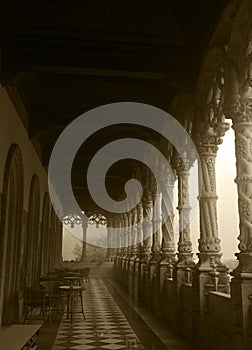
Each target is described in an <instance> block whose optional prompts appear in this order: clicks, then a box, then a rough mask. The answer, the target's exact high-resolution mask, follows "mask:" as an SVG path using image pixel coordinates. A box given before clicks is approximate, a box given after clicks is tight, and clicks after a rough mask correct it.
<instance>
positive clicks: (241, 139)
mask: <svg viewBox="0 0 252 350" xmlns="http://www.w3.org/2000/svg"><path fill="white" fill-rule="evenodd" d="M229 107H230V110H229V113H228V114H227V117H229V118H230V117H231V118H232V121H233V126H232V127H233V129H234V132H235V153H236V171H237V176H236V179H235V182H236V184H237V190H238V206H239V219H240V234H239V237H238V240H239V245H238V248H239V253H237V254H236V256H237V259H238V261H239V266H238V267H237V268H236V269H235V270H234V271H233V276H234V277H233V278H232V281H231V298H232V304H233V315H234V329H233V334H234V335H233V343H234V349H235V348H236V349H239V348H240V349H241V348H243V349H250V348H251V343H252V331H251V330H252V318H251V315H250V312H251V311H250V300H251V296H252V99H251V98H246V97H242V98H239V96H236V98H235V99H234V101H233V103H232V104H231V105H230V106H229Z"/></svg>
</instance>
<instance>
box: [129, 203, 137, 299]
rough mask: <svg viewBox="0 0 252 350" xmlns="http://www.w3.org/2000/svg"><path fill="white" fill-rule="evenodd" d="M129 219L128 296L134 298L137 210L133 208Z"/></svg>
mask: <svg viewBox="0 0 252 350" xmlns="http://www.w3.org/2000/svg"><path fill="white" fill-rule="evenodd" d="M131 213H132V214H131V217H132V222H131V224H132V231H131V237H132V238H131V243H132V245H131V251H130V258H129V265H128V266H129V269H128V271H129V294H130V295H131V296H134V289H135V284H134V281H135V260H136V258H137V209H136V208H134V209H132V210H131Z"/></svg>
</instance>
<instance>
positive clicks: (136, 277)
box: [134, 201, 143, 301]
mask: <svg viewBox="0 0 252 350" xmlns="http://www.w3.org/2000/svg"><path fill="white" fill-rule="evenodd" d="M136 214H137V215H136V217H137V221H136V229H137V240H138V243H137V244H136V258H135V272H134V300H135V301H138V299H139V295H140V288H141V286H140V285H141V258H142V248H143V205H142V202H141V201H140V202H139V203H138V205H137V208H136Z"/></svg>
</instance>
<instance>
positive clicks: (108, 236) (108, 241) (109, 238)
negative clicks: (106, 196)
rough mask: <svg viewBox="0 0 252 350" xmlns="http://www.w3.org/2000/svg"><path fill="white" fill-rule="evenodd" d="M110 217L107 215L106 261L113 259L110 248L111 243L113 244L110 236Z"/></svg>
mask: <svg viewBox="0 0 252 350" xmlns="http://www.w3.org/2000/svg"><path fill="white" fill-rule="evenodd" d="M112 227H113V225H112V217H111V215H110V216H107V258H106V260H107V261H112V260H113V249H112V244H113V237H112Z"/></svg>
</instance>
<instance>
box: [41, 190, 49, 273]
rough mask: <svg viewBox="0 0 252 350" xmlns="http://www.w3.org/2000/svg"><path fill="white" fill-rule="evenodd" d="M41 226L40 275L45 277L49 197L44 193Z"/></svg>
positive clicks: (46, 269)
mask: <svg viewBox="0 0 252 350" xmlns="http://www.w3.org/2000/svg"><path fill="white" fill-rule="evenodd" d="M42 215H43V216H42V225H41V266H40V271H41V275H42V276H43V275H47V273H48V272H49V271H48V259H49V257H48V247H49V245H48V244H49V233H50V230H49V218H50V206H49V196H48V193H47V192H46V193H45V195H44V200H43V214H42Z"/></svg>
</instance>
